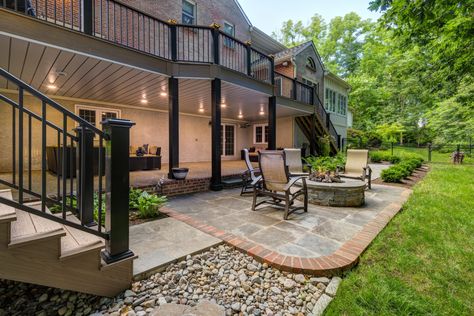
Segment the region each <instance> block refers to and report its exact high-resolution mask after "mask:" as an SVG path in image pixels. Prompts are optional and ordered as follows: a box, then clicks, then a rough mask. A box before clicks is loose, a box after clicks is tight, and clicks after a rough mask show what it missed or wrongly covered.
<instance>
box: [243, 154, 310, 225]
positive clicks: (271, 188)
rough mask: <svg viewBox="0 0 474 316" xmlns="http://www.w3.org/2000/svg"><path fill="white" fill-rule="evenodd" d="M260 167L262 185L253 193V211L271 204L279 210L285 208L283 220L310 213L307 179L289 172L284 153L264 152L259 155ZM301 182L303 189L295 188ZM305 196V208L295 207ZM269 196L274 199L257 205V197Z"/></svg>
mask: <svg viewBox="0 0 474 316" xmlns="http://www.w3.org/2000/svg"><path fill="white" fill-rule="evenodd" d="M259 165H260V171H261V172H262V185H261V186H258V187H255V190H254V192H253V203H252V210H253V211H255V210H256V208H257V206H259V205H261V204H264V203H269V204H271V205H273V206H276V207H278V208H283V209H284V210H285V213H284V214H283V219H285V220H286V219H288V216H289V215H290V214H291V213H293V212H295V211H297V210H304V212H307V211H308V189H307V187H306V178H305V177H292V178H290V174H289V172H288V166H287V165H286V159H285V152H284V151H263V152H260V153H259ZM298 180H301V182H302V183H301V184H302V186H301V187H297V186H295V184H296V182H297V181H298ZM301 195H303V197H304V200H303V206H299V207H297V206H294V201H295V199H296V198H297V197H298V196H301ZM260 196H263V197H265V196H267V197H271V198H272V199H271V200H270V199H265V200H263V201H261V202H259V203H257V197H260Z"/></svg>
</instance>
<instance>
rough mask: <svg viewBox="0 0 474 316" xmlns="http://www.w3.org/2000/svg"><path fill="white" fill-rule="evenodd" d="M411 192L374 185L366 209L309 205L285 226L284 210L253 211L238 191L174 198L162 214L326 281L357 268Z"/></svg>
mask: <svg viewBox="0 0 474 316" xmlns="http://www.w3.org/2000/svg"><path fill="white" fill-rule="evenodd" d="M380 170H381V169H380ZM348 181H350V180H348ZM354 181H357V180H354ZM410 192H411V190H409V189H405V188H401V187H393V186H384V185H377V184H374V185H373V186H372V190H368V191H366V203H365V205H364V206H362V207H329V206H317V205H311V204H310V205H309V208H308V212H307V213H304V212H298V213H294V214H292V215H290V217H289V219H288V220H286V221H285V220H283V212H282V210H280V209H276V208H273V207H270V206H267V207H261V208H258V209H257V211H252V210H251V204H250V203H251V200H252V196H251V195H245V196H240V194H239V193H240V190H239V189H232V190H224V191H221V192H206V193H204V194H199V193H198V194H194V195H191V196H187V197H176V198H172V199H170V202H169V205H168V207H166V208H165V209H164V211H165V212H167V213H168V214H169V215H170V216H172V217H176V218H177V219H179V220H182V221H184V222H186V223H188V224H190V225H191V226H194V227H196V228H198V229H200V230H202V231H203V232H206V233H209V234H211V235H213V236H215V237H218V238H220V239H222V240H224V241H225V242H227V243H228V244H230V245H232V246H234V247H236V248H238V249H240V250H241V251H244V252H246V253H248V254H250V255H253V256H254V257H255V258H257V260H260V261H263V262H267V263H268V264H271V265H273V266H275V267H278V268H280V269H282V270H286V271H291V272H298V273H301V272H304V273H311V274H314V275H320V276H325V275H334V274H335V273H339V272H341V271H342V270H344V269H347V268H349V267H351V266H353V265H354V264H355V263H356V262H357V259H358V257H359V255H360V254H361V253H362V252H363V251H364V250H365V249H366V247H367V246H368V245H369V244H370V242H371V241H372V240H373V238H375V236H376V235H377V234H378V233H379V232H380V230H382V229H383V227H384V226H385V225H386V224H387V223H388V222H389V221H390V219H391V218H392V217H393V216H394V215H395V214H396V213H397V212H398V211H399V210H400V208H401V206H402V204H403V203H404V202H405V201H406V200H407V199H408V197H409V195H410ZM213 197H214V198H213ZM295 203H300V202H298V201H296V202H295ZM197 205H200V206H197Z"/></svg>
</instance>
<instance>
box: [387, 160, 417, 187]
mask: <svg viewBox="0 0 474 316" xmlns="http://www.w3.org/2000/svg"><path fill="white" fill-rule="evenodd" d="M422 164H423V158H421V157H419V156H416V155H415V156H411V157H410V158H403V159H402V160H401V161H400V162H399V163H397V164H395V165H393V166H391V167H390V168H388V169H386V170H383V171H382V174H381V176H382V180H383V181H384V182H400V181H401V180H402V179H404V178H406V177H408V176H410V175H411V174H412V173H413V171H414V170H415V169H416V168H419V167H421V165H422Z"/></svg>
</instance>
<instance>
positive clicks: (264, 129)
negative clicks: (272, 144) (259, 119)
mask: <svg viewBox="0 0 474 316" xmlns="http://www.w3.org/2000/svg"><path fill="white" fill-rule="evenodd" d="M268 131H269V130H268V124H256V125H254V126H253V143H254V144H266V143H268Z"/></svg>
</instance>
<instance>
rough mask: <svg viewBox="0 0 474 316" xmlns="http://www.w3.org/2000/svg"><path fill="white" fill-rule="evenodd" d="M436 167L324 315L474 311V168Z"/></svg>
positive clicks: (438, 165)
mask: <svg viewBox="0 0 474 316" xmlns="http://www.w3.org/2000/svg"><path fill="white" fill-rule="evenodd" d="M431 167H432V171H431V172H430V173H429V174H428V175H427V176H426V177H425V178H424V179H423V181H421V182H419V183H418V184H417V185H416V186H415V187H414V192H413V194H411V196H410V198H409V200H408V201H407V202H406V203H405V204H404V206H403V211H401V212H399V213H398V215H397V216H395V217H394V218H393V219H392V220H391V221H390V223H389V224H388V225H387V227H385V229H384V230H382V231H381V232H380V234H379V235H378V236H377V237H376V238H375V240H374V241H373V242H372V243H371V245H370V246H369V247H368V249H367V250H366V251H365V252H364V253H363V254H362V256H361V258H360V261H359V264H358V265H357V267H355V268H354V269H352V270H351V271H350V272H348V273H347V275H346V277H345V278H344V279H343V281H342V283H341V285H340V286H339V289H338V291H337V295H336V297H335V298H334V300H333V301H332V302H331V304H330V305H329V306H328V308H327V309H326V311H325V315H474V305H473V302H474V292H473V291H472V284H474V270H473V269H472V262H474V251H473V249H474V239H473V238H472V236H473V234H474V226H473V222H472V210H473V209H474V199H472V196H473V195H474V186H473V185H472V179H474V168H473V167H472V166H453V165H446V164H434V165H432V166H431Z"/></svg>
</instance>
